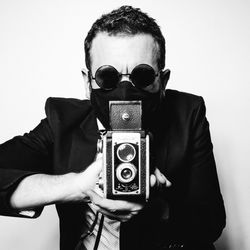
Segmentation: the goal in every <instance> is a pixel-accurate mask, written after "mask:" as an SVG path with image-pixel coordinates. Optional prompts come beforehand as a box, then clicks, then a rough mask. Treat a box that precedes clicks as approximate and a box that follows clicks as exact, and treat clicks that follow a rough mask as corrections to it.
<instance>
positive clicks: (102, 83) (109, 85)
mask: <svg viewBox="0 0 250 250" xmlns="http://www.w3.org/2000/svg"><path fill="white" fill-rule="evenodd" d="M159 73H160V71H159V72H158V73H155V70H154V69H153V68H152V67H151V66H150V65H148V64H139V65H137V66H136V67H135V68H134V69H133V70H132V72H131V73H130V74H122V73H119V72H118V71H117V69H116V68H114V67H113V66H111V65H103V66H101V67H100V68H98V69H97V71H96V73H95V77H93V76H92V75H91V79H93V80H95V81H96V83H97V84H98V86H99V87H100V88H102V89H105V90H111V89H114V88H116V86H117V84H118V83H119V82H120V81H121V78H122V76H129V79H130V81H131V82H132V83H133V84H134V86H135V87H137V88H140V89H143V88H145V87H147V86H149V85H151V84H152V83H154V81H155V78H156V77H157V76H158V75H159Z"/></svg>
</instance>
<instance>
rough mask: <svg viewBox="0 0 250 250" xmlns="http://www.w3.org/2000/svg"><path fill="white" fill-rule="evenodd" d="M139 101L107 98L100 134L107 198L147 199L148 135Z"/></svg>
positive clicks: (104, 187)
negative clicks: (105, 118) (104, 125)
mask: <svg viewBox="0 0 250 250" xmlns="http://www.w3.org/2000/svg"><path fill="white" fill-rule="evenodd" d="M141 113H142V111H141V101H110V103H109V115H110V125H111V129H110V130H108V131H107V132H106V134H105V135H104V136H103V141H102V147H103V150H102V151H103V177H102V178H103V192H104V196H105V197H106V198H109V199H125V200H144V201H145V200H147V199H148V198H149V188H150V187H149V177H150V153H149V152H150V151H149V146H150V137H149V135H148V134H147V133H146V132H145V131H144V130H142V128H141Z"/></svg>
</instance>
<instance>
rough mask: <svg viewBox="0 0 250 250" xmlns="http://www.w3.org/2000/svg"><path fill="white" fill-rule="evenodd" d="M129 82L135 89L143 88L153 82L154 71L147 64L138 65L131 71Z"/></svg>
mask: <svg viewBox="0 0 250 250" xmlns="http://www.w3.org/2000/svg"><path fill="white" fill-rule="evenodd" d="M131 80H132V82H133V83H134V84H135V86H136V87H138V88H145V87H147V86H149V85H150V84H152V83H153V82H154V81H155V71H154V69H153V68H152V67H151V66H149V65H147V64H140V65H138V66H136V67H135V68H134V69H133V71H132V73H131Z"/></svg>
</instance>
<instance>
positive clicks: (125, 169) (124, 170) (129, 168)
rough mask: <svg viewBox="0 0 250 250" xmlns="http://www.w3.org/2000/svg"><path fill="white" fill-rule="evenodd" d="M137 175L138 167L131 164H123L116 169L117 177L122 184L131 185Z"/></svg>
mask: <svg viewBox="0 0 250 250" xmlns="http://www.w3.org/2000/svg"><path fill="white" fill-rule="evenodd" d="M136 174H137V169H136V167H135V166H134V165H133V164H131V163H122V164H120V165H119V166H118V167H117V169H116V177H117V179H118V180H119V181H120V182H121V183H129V182H131V181H133V180H134V178H135V176H136Z"/></svg>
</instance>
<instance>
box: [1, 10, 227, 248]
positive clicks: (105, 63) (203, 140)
mask: <svg viewBox="0 0 250 250" xmlns="http://www.w3.org/2000/svg"><path fill="white" fill-rule="evenodd" d="M85 54H86V55H85V56H86V66H87V68H88V70H83V77H84V81H85V86H87V87H86V89H87V91H89V94H90V101H89V100H83V101H81V100H76V99H63V98H49V99H48V100H47V102H46V107H45V109H46V115H47V117H46V118H45V119H43V120H42V121H41V123H40V124H39V125H38V126H37V127H36V128H35V129H34V130H32V131H31V132H29V133H27V134H25V135H23V136H18V137H15V138H13V139H12V140H10V141H7V142H6V143H4V144H2V145H1V148H0V168H1V169H0V171H1V172H0V199H1V203H0V204H1V206H0V212H1V214H2V215H9V216H23V217H34V218H35V217H37V216H39V215H40V213H41V211H42V208H43V206H45V205H48V204H56V208H57V212H58V215H59V219H60V248H61V249H67V250H69V249H97V248H98V249H129V250H131V249H154V250H155V249H169V248H174V249H192V250H193V249H202V250H206V249H214V247H213V242H214V241H215V240H216V239H218V237H219V236H220V234H221V232H222V229H223V228H224V226H225V210H224V205H223V199H222V196H221V193H220V188H219V183H218V178H217V173H216V167H215V162H214V157H213V151H212V143H211V139H210V133H209V124H208V122H207V120H206V117H205V105H204V101H203V99H202V98H201V97H198V96H194V95H191V94H186V93H182V92H178V91H174V90H166V91H165V87H166V84H167V81H168V79H169V73H170V72H169V70H164V67H165V40H164V37H163V36H162V33H161V31H160V29H159V26H158V25H157V24H156V23H155V21H154V20H153V19H152V18H150V17H148V16H147V15H146V14H145V13H143V12H141V11H140V10H139V9H134V8H132V7H130V6H122V7H121V8H119V9H117V10H114V11H112V12H111V13H108V14H106V15H103V16H102V17H101V18H100V19H98V20H97V21H96V22H95V23H94V24H93V26H92V28H91V30H90V31H89V33H88V35H87V37H86V39H85ZM111 100H141V101H142V126H143V128H144V129H145V130H147V131H149V132H150V133H151V134H152V136H153V142H152V155H153V156H154V163H155V166H153V167H154V168H155V171H154V174H152V175H151V179H150V184H151V189H152V190H151V192H150V193H151V195H150V198H149V201H148V202H146V203H141V202H129V201H123V200H110V199H105V198H103V197H102V193H101V191H100V190H99V189H98V188H97V187H96V185H95V184H96V182H97V181H98V179H99V176H100V174H101V169H102V156H101V154H100V153H98V152H97V141H98V139H99V138H100V134H99V131H100V130H102V129H103V128H105V129H108V128H109V126H110V121H109V113H108V104H109V101H111ZM103 215H104V216H103Z"/></svg>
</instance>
